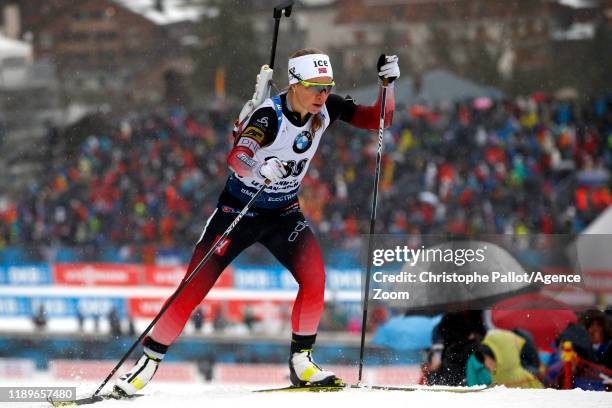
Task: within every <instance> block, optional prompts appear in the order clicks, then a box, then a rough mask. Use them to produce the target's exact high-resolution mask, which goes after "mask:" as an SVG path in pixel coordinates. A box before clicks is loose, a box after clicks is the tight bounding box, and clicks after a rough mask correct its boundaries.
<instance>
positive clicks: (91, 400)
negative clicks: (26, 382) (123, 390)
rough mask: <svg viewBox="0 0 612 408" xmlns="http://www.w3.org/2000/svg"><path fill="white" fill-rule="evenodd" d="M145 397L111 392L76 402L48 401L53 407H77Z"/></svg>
mask: <svg viewBox="0 0 612 408" xmlns="http://www.w3.org/2000/svg"><path fill="white" fill-rule="evenodd" d="M142 396H144V394H134V395H125V396H123V395H118V394H116V393H113V392H109V393H107V394H99V395H92V396H90V397H85V398H78V399H74V400H69V401H64V400H61V401H58V400H54V399H52V398H49V399H47V401H48V402H49V404H51V406H54V407H76V406H79V405H90V404H94V403H96V402H100V401H104V400H111V399H115V400H121V399H126V400H129V399H133V398H137V397H142Z"/></svg>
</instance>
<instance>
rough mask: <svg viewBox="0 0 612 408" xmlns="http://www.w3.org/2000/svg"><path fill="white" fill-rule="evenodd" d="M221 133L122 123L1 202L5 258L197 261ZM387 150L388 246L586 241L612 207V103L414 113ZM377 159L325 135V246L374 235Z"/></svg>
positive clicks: (316, 202)
mask: <svg viewBox="0 0 612 408" xmlns="http://www.w3.org/2000/svg"><path fill="white" fill-rule="evenodd" d="M217 113H218V112H217ZM225 116H227V117H228V118H229V116H230V112H226V115H225ZM221 117H222V118H223V115H221ZM213 119H214V120H213ZM213 119H211V114H210V112H186V111H184V110H182V109H176V110H173V111H171V112H164V113H160V112H156V113H149V114H140V115H126V116H124V117H121V118H119V119H116V120H114V122H113V128H114V130H113V131H112V132H108V133H101V134H88V135H83V136H86V137H84V139H83V140H84V141H83V142H82V144H80V146H79V147H78V149H76V153H74V154H71V155H68V154H67V153H66V154H64V155H63V154H59V155H55V158H54V159H53V160H55V162H54V163H53V165H51V166H49V169H50V170H49V172H48V173H47V174H46V175H45V177H44V178H43V179H42V180H40V181H39V182H37V183H32V184H31V185H30V186H29V190H28V191H27V192H25V193H24V194H23V195H22V196H21V197H19V198H18V199H17V198H14V197H8V196H6V195H4V196H2V197H1V199H0V248H1V247H4V246H8V245H33V244H34V245H36V244H43V245H53V244H61V245H66V246H75V247H82V246H88V245H89V246H91V245H93V246H97V247H101V246H105V245H114V246H117V247H121V246H130V245H145V244H154V245H158V246H161V247H173V246H179V247H180V246H182V247H190V246H191V245H192V243H193V242H195V240H197V237H198V236H199V235H200V233H201V229H202V227H203V225H204V223H205V220H206V219H207V217H208V216H209V215H210V213H211V212H212V210H213V208H214V206H215V204H216V199H217V197H218V194H219V193H220V191H221V190H222V188H223V184H224V182H225V179H226V177H227V175H228V174H229V170H228V168H227V164H226V155H227V153H228V152H229V150H230V146H231V143H232V139H231V136H230V135H231V132H230V124H231V120H230V119H227V120H224V119H221V120H219V116H218V115H217V116H215V117H214V118H213ZM60 138H61V135H60ZM385 140H386V142H385V146H384V157H383V162H382V173H381V195H380V196H379V211H378V221H377V227H378V230H379V231H380V232H384V233H390V234H403V233H405V234H411V236H419V235H420V234H434V233H435V234H446V233H451V234H464V235H474V234H479V233H516V234H536V233H546V234H548V233H569V234H577V233H580V231H582V230H583V229H584V228H585V227H586V225H588V224H589V222H591V221H592V220H593V219H594V218H595V217H596V216H597V215H598V214H599V213H601V212H602V211H603V210H604V209H605V208H606V207H607V206H608V205H610V204H611V203H612V198H611V195H610V174H609V169H610V168H612V98H607V99H606V98H600V99H595V100H591V101H589V102H585V103H583V104H578V103H575V102H567V101H556V100H551V99H548V98H546V97H545V96H543V95H533V96H531V97H528V98H519V99H516V100H504V101H491V100H489V99H486V98H480V99H476V100H470V101H464V102H461V103H457V104H448V105H440V106H436V107H428V106H425V105H423V106H421V105H414V106H411V107H409V108H401V109H398V111H397V112H396V113H395V118H394V124H393V126H392V127H391V129H389V131H388V134H387V137H386V139H385ZM376 145H377V138H376V137H374V136H373V135H372V134H371V133H368V132H365V131H360V130H356V129H354V128H351V127H350V126H348V125H345V124H337V125H334V126H333V127H332V128H331V129H330V130H328V131H327V132H326V133H325V136H324V140H323V141H322V143H321V146H320V151H319V152H318V154H317V156H315V158H314V159H313V162H312V164H311V166H310V170H309V172H308V174H307V175H306V177H305V179H304V182H303V187H302V191H301V194H300V196H301V199H300V201H301V204H302V207H303V210H304V212H305V213H306V214H307V216H308V217H309V219H310V221H311V225H312V226H313V227H314V229H315V230H316V233H317V234H318V236H319V237H320V239H321V240H323V241H325V240H329V241H330V242H334V243H335V245H343V246H346V247H350V245H351V239H352V238H354V237H357V236H358V235H359V234H361V233H366V232H367V230H368V225H369V217H370V205H371V203H370V200H371V191H372V187H373V178H374V166H375V153H376ZM60 146H62V143H61V142H60ZM64 147H65V144H64ZM66 151H68V150H66ZM50 160H51V159H50Z"/></svg>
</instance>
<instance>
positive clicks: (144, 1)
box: [114, 0, 205, 25]
mask: <svg viewBox="0 0 612 408" xmlns="http://www.w3.org/2000/svg"><path fill="white" fill-rule="evenodd" d="M114 1H115V2H116V3H118V4H120V5H121V6H123V7H125V8H127V9H129V10H131V11H133V12H134V13H137V14H140V15H142V16H144V17H146V18H147V19H149V20H151V21H152V22H154V23H155V24H158V25H167V24H173V23H179V22H182V21H192V22H196V21H198V20H199V19H200V16H201V15H202V14H203V13H204V11H205V8H204V7H203V6H200V5H193V4H191V5H187V4H185V1H184V0H163V2H162V5H163V9H162V11H159V10H158V9H157V8H156V7H155V3H156V1H155V0H114Z"/></svg>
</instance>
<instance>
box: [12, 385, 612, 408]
mask: <svg viewBox="0 0 612 408" xmlns="http://www.w3.org/2000/svg"><path fill="white" fill-rule="evenodd" d="M0 384H1V386H3V387H6V386H35V385H38V386H75V385H76V386H78V388H77V392H78V393H79V394H81V393H83V394H87V392H89V393H91V392H92V391H93V390H95V388H96V387H97V385H98V384H95V383H87V384H84V383H80V384H76V383H72V384H69V383H64V382H62V383H59V382H54V381H53V380H50V379H49V380H44V379H36V380H33V381H27V382H24V381H14V380H8V381H7V380H4V379H3V380H1V381H0ZM259 388H262V387H260V386H238V385H222V384H213V385H209V384H207V385H204V384H190V385H184V384H176V383H151V384H150V385H149V386H147V388H145V389H144V390H143V393H144V394H145V396H144V397H141V398H138V399H134V400H129V401H103V402H100V403H97V404H95V405H93V406H92V407H98V408H216V407H224V408H226V407H249V408H297V407H308V408H312V407H336V408H355V407H367V408H375V407H385V408H387V407H388V408H391V407H393V408H395V407H411V408H437V407H442V408H447V407H448V408H489V407H491V408H510V407H512V408H528V407H538V408H582V407H584V408H587V407H588V408H600V407H601V408H610V407H612V393H605V392H587V391H582V390H571V391H556V390H518V389H507V388H503V387H499V388H494V389H490V390H485V391H482V392H478V393H469V394H457V393H447V392H428V391H414V392H401V391H398V392H395V391H371V390H349V391H342V392H330V393H274V394H259V393H258V394H255V393H253V392H252V390H254V389H259ZM5 406H6V407H17V408H42V407H48V406H49V405H48V404H47V403H44V402H37V403H34V402H28V403H21V402H20V403H2V402H0V408H3V407H5Z"/></svg>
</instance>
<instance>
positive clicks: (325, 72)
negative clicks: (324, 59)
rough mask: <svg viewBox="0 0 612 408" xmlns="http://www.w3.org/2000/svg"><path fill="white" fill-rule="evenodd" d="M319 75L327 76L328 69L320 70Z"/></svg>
mask: <svg viewBox="0 0 612 408" xmlns="http://www.w3.org/2000/svg"><path fill="white" fill-rule="evenodd" d="M319 74H327V68H319Z"/></svg>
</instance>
